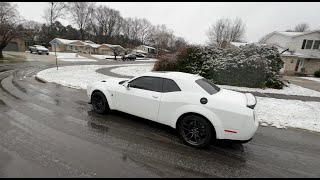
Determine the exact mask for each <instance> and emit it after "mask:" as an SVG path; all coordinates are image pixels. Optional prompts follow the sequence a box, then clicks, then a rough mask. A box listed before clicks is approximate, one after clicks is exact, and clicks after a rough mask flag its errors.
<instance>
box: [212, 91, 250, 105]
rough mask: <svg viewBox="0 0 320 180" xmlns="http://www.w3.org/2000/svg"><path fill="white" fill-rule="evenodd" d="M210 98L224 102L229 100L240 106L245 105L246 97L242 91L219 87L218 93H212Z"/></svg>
mask: <svg viewBox="0 0 320 180" xmlns="http://www.w3.org/2000/svg"><path fill="white" fill-rule="evenodd" d="M212 98H214V99H219V100H221V101H225V102H230V103H233V104H238V105H240V106H246V105H247V97H246V95H245V94H244V93H240V92H236V91H231V90H227V89H220V91H219V92H218V93H216V94H213V95H212Z"/></svg>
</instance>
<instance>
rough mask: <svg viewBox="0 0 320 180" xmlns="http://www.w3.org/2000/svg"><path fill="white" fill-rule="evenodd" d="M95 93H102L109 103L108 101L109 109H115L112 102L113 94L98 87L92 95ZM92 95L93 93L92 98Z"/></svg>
mask: <svg viewBox="0 0 320 180" xmlns="http://www.w3.org/2000/svg"><path fill="white" fill-rule="evenodd" d="M94 91H100V92H102V93H103V94H104V96H105V97H106V99H107V101H108V104H109V108H110V109H114V104H113V102H112V97H111V94H110V93H109V92H108V91H107V90H105V89H104V88H103V87H96V88H94V89H93V91H92V93H93V92H94ZM92 93H91V96H92Z"/></svg>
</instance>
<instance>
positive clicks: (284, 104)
mask: <svg viewBox="0 0 320 180" xmlns="http://www.w3.org/2000/svg"><path fill="white" fill-rule="evenodd" d="M257 99H258V103H257V106H256V108H255V109H256V113H257V116H258V119H259V121H260V122H261V123H263V124H268V125H271V126H274V127H277V128H286V127H293V128H301V129H306V130H311V131H318V132H320V108H319V107H320V102H303V101H298V100H283V99H274V98H262V97H257Z"/></svg>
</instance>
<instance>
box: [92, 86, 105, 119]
mask: <svg viewBox="0 0 320 180" xmlns="http://www.w3.org/2000/svg"><path fill="white" fill-rule="evenodd" d="M91 104H92V107H93V110H94V111H95V112H97V113H99V114H105V113H107V112H109V111H110V108H109V104H108V101H107V99H106V97H105V96H104V94H103V93H102V92H100V91H96V92H94V93H92V95H91Z"/></svg>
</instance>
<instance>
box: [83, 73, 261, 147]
mask: <svg viewBox="0 0 320 180" xmlns="http://www.w3.org/2000/svg"><path fill="white" fill-rule="evenodd" d="M87 95H88V98H89V103H91V104H92V107H93V109H94V111H95V112H97V113H101V114H103V113H107V112H110V110H118V111H122V112H125V113H129V114H132V115H135V116H139V117H142V118H145V119H148V120H151V121H155V122H158V123H161V124H165V125H168V126H170V127H172V128H175V129H176V130H177V131H178V132H179V134H180V136H181V138H182V140H183V141H184V143H186V144H187V145H189V146H192V147H197V148H203V147H206V146H208V145H209V144H210V143H211V142H212V141H213V140H216V139H228V140H237V141H238V142H241V143H245V142H248V141H250V140H251V139H252V137H253V135H254V134H255V132H256V131H257V129H258V126H259V122H258V119H257V117H256V113H255V110H254V107H255V106H256V103H257V101H256V98H255V97H254V96H253V95H252V94H251V93H240V92H235V91H231V90H226V89H221V88H219V87H218V86H216V85H215V84H214V83H212V82H210V81H209V80H207V79H205V78H203V77H201V76H198V75H193V74H188V73H182V72H156V71H155V72H149V73H145V74H143V75H140V76H138V77H135V78H132V79H130V80H119V79H108V80H103V81H98V82H93V83H90V84H89V85H88V86H87Z"/></svg>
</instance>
